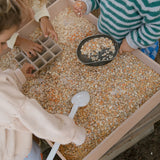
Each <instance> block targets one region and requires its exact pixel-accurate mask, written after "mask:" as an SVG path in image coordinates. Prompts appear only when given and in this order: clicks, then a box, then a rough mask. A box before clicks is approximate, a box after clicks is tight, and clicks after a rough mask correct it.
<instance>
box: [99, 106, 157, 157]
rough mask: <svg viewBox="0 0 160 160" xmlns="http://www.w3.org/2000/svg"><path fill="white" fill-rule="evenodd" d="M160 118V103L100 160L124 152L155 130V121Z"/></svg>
mask: <svg viewBox="0 0 160 160" xmlns="http://www.w3.org/2000/svg"><path fill="white" fill-rule="evenodd" d="M159 120H160V104H159V105H157V106H156V108H155V109H154V110H153V111H152V112H150V113H149V114H148V115H147V116H146V117H145V118H143V119H142V120H141V121H140V122H139V123H138V124H137V125H136V126H135V127H134V128H133V129H131V131H130V132H128V133H127V134H126V135H125V136H124V137H123V138H121V140H120V141H119V142H118V143H116V144H115V145H114V146H113V147H112V148H111V149H110V150H109V151H108V152H106V153H105V155H104V156H102V158H100V160H105V159H107V160H111V159H113V158H115V157H116V156H117V155H119V154H120V153H122V152H124V151H125V150H127V149H128V148H130V147H131V146H133V145H134V144H136V143H137V142H138V141H139V140H141V139H143V138H144V137H146V136H147V135H149V134H151V133H152V132H153V131H154V123H155V122H157V121H159Z"/></svg>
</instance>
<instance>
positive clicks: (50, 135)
mask: <svg viewBox="0 0 160 160" xmlns="http://www.w3.org/2000/svg"><path fill="white" fill-rule="evenodd" d="M29 67H31V66H29ZM27 68H28V67H27ZM22 72H24V73H26V69H24V70H22ZM22 72H21V71H20V70H19V69H18V70H16V71H13V70H7V71H5V73H2V72H1V78H0V84H1V85H0V86H1V87H0V94H1V97H0V98H1V104H3V105H1V106H0V107H2V108H1V111H2V112H3V110H4V111H5V114H7V115H6V116H7V117H10V118H11V119H13V120H12V121H11V122H10V123H11V124H9V126H6V128H7V127H10V129H14V130H18V131H22V132H29V133H33V134H34V135H36V136H37V137H39V138H43V139H48V140H51V141H55V142H58V143H60V144H67V143H70V142H73V143H75V144H77V145H80V144H82V143H83V142H84V140H85V129H84V128H81V127H78V126H77V125H76V124H75V123H74V121H73V120H72V119H71V118H69V117H68V116H65V115H61V114H50V113H48V112H47V111H45V110H44V109H43V108H42V106H41V105H40V104H39V103H38V102H37V101H36V100H34V99H29V98H27V97H26V96H25V95H23V94H22V93H21V92H20V91H19V89H18V86H17V85H20V84H21V85H22V84H23V83H24V82H25V77H24V75H23V74H22ZM27 72H28V71H27ZM3 107H5V109H3Z"/></svg>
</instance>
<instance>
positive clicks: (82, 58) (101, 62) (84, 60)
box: [77, 34, 119, 66]
mask: <svg viewBox="0 0 160 160" xmlns="http://www.w3.org/2000/svg"><path fill="white" fill-rule="evenodd" d="M100 37H104V38H108V39H111V40H112V43H113V44H114V46H115V52H114V53H113V52H112V56H113V57H112V58H111V59H109V60H103V57H102V55H103V53H104V52H105V49H102V50H101V51H100V52H99V53H98V56H99V58H98V59H99V60H98V61H96V60H95V61H93V60H92V59H91V58H88V56H87V55H83V54H81V48H82V46H83V45H84V44H85V43H86V42H88V41H90V40H91V39H94V38H100ZM107 49H108V48H107ZM118 49H119V45H118V43H117V42H116V41H115V40H114V39H113V38H112V37H110V36H108V35H101V34H99V35H94V36H90V37H87V38H85V39H83V40H82V41H81V42H80V44H79V46H78V48H77V57H78V59H79V61H80V62H82V63H83V64H85V65H90V66H101V65H105V64H107V63H109V62H111V61H112V60H113V59H114V58H115V57H116V55H117V53H118Z"/></svg>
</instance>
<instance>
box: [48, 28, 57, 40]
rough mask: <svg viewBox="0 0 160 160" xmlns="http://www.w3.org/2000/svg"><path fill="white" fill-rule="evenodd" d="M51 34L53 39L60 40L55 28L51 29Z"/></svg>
mask: <svg viewBox="0 0 160 160" xmlns="http://www.w3.org/2000/svg"><path fill="white" fill-rule="evenodd" d="M49 36H50V37H51V38H52V39H55V40H56V41H58V35H57V33H55V31H54V30H51V31H50V34H49Z"/></svg>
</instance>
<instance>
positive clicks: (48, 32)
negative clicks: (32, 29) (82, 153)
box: [40, 17, 58, 41]
mask: <svg viewBox="0 0 160 160" xmlns="http://www.w3.org/2000/svg"><path fill="white" fill-rule="evenodd" d="M40 27H41V30H42V32H43V35H44V36H45V37H48V36H50V37H51V38H52V39H54V38H55V40H56V41H57V40H58V36H57V33H56V32H55V31H54V28H53V25H52V23H51V21H50V20H49V18H48V17H42V18H41V19H40Z"/></svg>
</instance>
